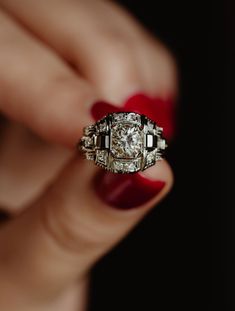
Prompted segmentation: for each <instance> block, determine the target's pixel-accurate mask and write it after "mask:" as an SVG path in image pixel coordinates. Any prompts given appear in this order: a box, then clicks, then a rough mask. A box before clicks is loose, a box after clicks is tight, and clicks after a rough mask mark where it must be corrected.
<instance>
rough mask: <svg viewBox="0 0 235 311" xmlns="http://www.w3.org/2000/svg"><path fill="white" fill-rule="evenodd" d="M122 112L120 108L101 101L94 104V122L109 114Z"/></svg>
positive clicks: (92, 112) (92, 113) (92, 109)
mask: <svg viewBox="0 0 235 311" xmlns="http://www.w3.org/2000/svg"><path fill="white" fill-rule="evenodd" d="M118 111H120V107H117V106H114V105H111V104H109V103H107V102H104V101H99V102H96V103H94V104H93V106H92V107H91V115H92V117H93V119H94V120H96V121H98V120H100V119H102V118H103V117H105V116H106V115H107V114H109V113H113V112H118Z"/></svg>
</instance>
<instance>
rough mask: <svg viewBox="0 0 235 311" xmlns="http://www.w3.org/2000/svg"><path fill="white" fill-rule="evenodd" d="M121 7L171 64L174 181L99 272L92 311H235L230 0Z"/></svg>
mask: <svg viewBox="0 0 235 311" xmlns="http://www.w3.org/2000/svg"><path fill="white" fill-rule="evenodd" d="M119 2H120V3H122V4H123V5H125V6H126V7H127V8H128V9H129V10H130V11H131V12H132V13H133V14H134V15H136V16H137V18H138V19H139V20H140V21H141V22H142V23H143V24H144V25H145V26H146V27H147V28H148V29H149V30H150V31H152V32H153V33H154V34H155V35H156V36H158V37H159V38H160V39H161V40H162V41H163V42H164V43H165V44H166V45H168V47H169V48H170V49H171V50H172V52H173V53H174V55H175V57H176V60H177V62H178V66H179V72H180V98H179V113H178V115H179V116H178V133H177V137H176V139H175V141H174V142H173V143H172V145H171V146H170V151H169V152H168V158H169V161H170V163H171V164H172V166H173V169H174V172H175V179H176V182H175V187H174V189H173V191H172V193H171V194H170V195H169V197H168V198H167V199H165V200H164V202H162V203H161V205H160V206H159V207H157V208H156V209H155V210H154V211H153V212H151V214H149V215H148V216H147V218H146V219H145V220H144V221H143V222H142V223H141V224H140V225H139V226H138V227H137V228H136V229H135V230H134V231H133V232H132V233H131V235H130V236H129V237H128V238H127V239H125V240H124V241H123V242H122V243H121V244H120V245H119V246H118V247H117V248H116V249H114V250H113V251H112V253H111V254H109V255H108V256H106V258H104V259H102V261H101V262H100V263H98V265H97V266H96V268H95V269H94V272H93V287H92V292H91V307H90V310H92V311H93V310H94V311H96V310H101V311H106V310H107V311H116V310H118V311H120V310H123V311H126V310H131V311H132V310H150V311H151V310H160V311H164V310H176V309H179V310H194V309H195V310H234V307H235V301H234V299H235V298H234V287H233V280H234V269H233V262H234V259H235V255H234V250H233V245H234V242H235V241H234V237H235V232H234V229H233V223H234V221H235V215H234V212H233V209H234V200H232V197H233V191H234V190H233V188H234V180H233V179H232V169H233V168H234V165H233V163H232V159H234V157H233V155H232V145H233V143H234V142H233V133H234V132H233V130H234V118H233V116H234V115H233V114H232V109H233V106H234V105H235V96H234V95H235V94H234V89H235V88H234V82H235V81H234V80H235V77H234V72H235V66H234V64H235V63H234V62H235V61H234V60H235V45H234V41H235V39H234V37H235V33H234V30H235V28H234V27H235V14H234V6H233V2H234V1H206V0H205V1H200V0H198V1H187V2H186V3H185V1H180V0H178V1H168V0H164V1H137V0H133V1H119ZM231 186H232V187H231Z"/></svg>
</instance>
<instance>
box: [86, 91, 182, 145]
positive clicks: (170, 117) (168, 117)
mask: <svg viewBox="0 0 235 311" xmlns="http://www.w3.org/2000/svg"><path fill="white" fill-rule="evenodd" d="M175 108H176V105H175V103H174V101H173V98H171V97H169V98H167V99H162V98H160V97H154V98H152V97H149V96H147V95H144V94H136V95H134V96H132V97H130V98H129V99H128V100H127V101H126V102H125V103H123V104H122V106H118V107H117V106H114V105H112V104H109V103H106V102H102V101H100V102H97V103H95V104H94V105H93V106H92V108H91V114H92V117H93V118H94V119H95V120H99V119H101V118H103V117H104V116H106V115H107V114H108V113H112V112H118V111H133V112H137V113H140V114H145V115H146V116H147V117H149V118H150V119H152V120H154V121H155V122H156V123H157V124H158V126H160V127H163V129H164V137H165V138H166V139H167V140H171V139H172V138H173V136H174V133H175V120H176V112H175V110H176V109H175Z"/></svg>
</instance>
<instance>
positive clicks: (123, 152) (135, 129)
mask: <svg viewBox="0 0 235 311" xmlns="http://www.w3.org/2000/svg"><path fill="white" fill-rule="evenodd" d="M142 147H143V141H142V135H141V130H140V128H139V126H138V125H136V124H133V123H117V124H115V125H114V126H113V127H112V147H111V150H112V154H113V156H114V157H115V158H125V159H126V158H129V159H131V158H136V157H137V156H138V155H139V154H140V153H141V151H142Z"/></svg>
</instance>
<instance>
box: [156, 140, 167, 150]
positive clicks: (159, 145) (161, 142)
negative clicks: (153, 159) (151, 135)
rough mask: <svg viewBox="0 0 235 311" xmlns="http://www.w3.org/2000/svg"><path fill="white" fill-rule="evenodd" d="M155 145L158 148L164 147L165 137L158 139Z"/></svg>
mask: <svg viewBox="0 0 235 311" xmlns="http://www.w3.org/2000/svg"><path fill="white" fill-rule="evenodd" d="M157 147H158V148H159V149H162V150H164V149H166V141H165V139H159V140H158V143H157Z"/></svg>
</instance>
